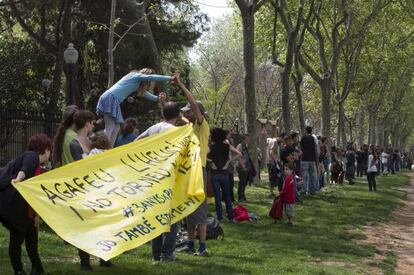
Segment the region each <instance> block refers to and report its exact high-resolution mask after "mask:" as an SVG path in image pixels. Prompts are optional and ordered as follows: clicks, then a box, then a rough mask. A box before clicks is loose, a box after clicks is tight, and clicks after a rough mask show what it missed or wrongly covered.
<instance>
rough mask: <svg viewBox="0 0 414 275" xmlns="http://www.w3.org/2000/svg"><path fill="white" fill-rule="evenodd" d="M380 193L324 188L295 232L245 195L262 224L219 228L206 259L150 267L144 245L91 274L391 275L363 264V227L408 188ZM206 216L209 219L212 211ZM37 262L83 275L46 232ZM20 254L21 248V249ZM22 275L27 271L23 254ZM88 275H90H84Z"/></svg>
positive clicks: (1, 264) (386, 184)
mask: <svg viewBox="0 0 414 275" xmlns="http://www.w3.org/2000/svg"><path fill="white" fill-rule="evenodd" d="M377 181H378V183H377V186H378V190H379V191H377V192H375V193H374V192H368V186H367V183H366V181H365V180H364V181H362V180H359V181H358V182H357V184H356V185H354V186H349V185H342V186H332V187H329V188H328V190H326V191H325V192H320V193H319V194H317V195H315V196H312V197H306V198H305V199H304V201H303V202H302V203H301V204H298V205H296V208H295V216H296V217H295V225H294V226H293V227H289V226H287V225H286V220H284V221H282V222H280V223H277V224H274V223H273V221H272V220H271V219H270V218H268V217H267V213H268V210H269V208H270V206H271V200H270V199H268V198H267V194H268V191H267V188H266V186H263V187H248V188H247V197H248V199H249V202H248V203H246V206H247V208H248V209H249V210H250V211H254V212H256V213H258V214H259V215H260V216H261V217H262V220H261V221H259V222H255V223H250V224H249V223H242V224H235V225H234V224H229V223H225V224H223V228H224V231H225V238H224V240H218V241H209V242H208V244H207V247H208V250H209V252H210V254H211V256H210V257H208V258H196V257H194V256H188V255H178V258H179V261H178V262H175V263H170V264H160V265H155V266H154V265H152V264H151V256H150V255H151V247H150V246H149V245H143V246H141V247H139V248H137V249H134V250H132V251H129V252H127V253H125V254H124V255H121V256H119V257H117V258H115V259H113V262H114V264H115V265H116V266H115V267H114V268H112V269H105V268H101V267H98V266H97V263H98V261H97V260H96V259H95V258H94V259H93V262H92V264H93V267H94V270H95V271H94V272H93V273H102V274H103V273H105V274H355V273H360V274H372V273H373V270H375V269H373V268H377V270H378V268H379V269H382V270H383V271H384V272H385V273H388V274H392V273H393V270H394V266H395V264H396V257H395V255H393V254H392V253H388V254H387V255H384V256H386V257H385V260H384V261H382V262H380V263H378V264H377V265H376V266H375V267H373V266H372V264H369V263H367V261H363V259H364V258H367V257H372V256H373V255H374V253H375V252H376V251H375V248H374V247H371V246H366V245H360V244H357V243H356V242H355V241H354V240H358V239H364V238H365V235H364V234H363V232H362V230H361V228H362V226H363V225H365V224H367V223H371V224H372V223H378V222H383V221H387V220H389V219H391V218H392V217H390V212H391V211H392V210H393V209H395V208H396V207H397V206H398V205H399V204H400V203H401V200H402V199H404V197H405V193H404V192H401V191H399V190H397V188H401V187H404V186H407V185H408V184H409V178H408V177H406V176H403V175H393V176H389V177H386V178H384V177H380V178H379V179H378V180H377ZM211 213H214V212H213V211H212V212H211ZM39 243H40V255H41V258H42V260H43V263H44V268H45V270H46V271H47V274H59V275H61V274H82V272H80V271H79V265H78V263H77V262H78V257H77V250H76V249H75V248H73V247H71V246H68V245H64V244H63V241H62V240H61V239H59V238H58V237H57V236H56V235H55V234H53V233H52V232H50V231H49V230H46V229H45V228H43V229H42V230H41V233H40V240H39ZM7 247H8V232H7V230H6V229H4V228H0V274H1V275H3V274H12V270H11V267H10V263H9V258H8V253H7ZM23 250H24V248H23ZM23 259H24V266H25V269H26V272H30V263H29V260H28V258H27V255H26V252H24V253H23ZM86 274H91V273H86Z"/></svg>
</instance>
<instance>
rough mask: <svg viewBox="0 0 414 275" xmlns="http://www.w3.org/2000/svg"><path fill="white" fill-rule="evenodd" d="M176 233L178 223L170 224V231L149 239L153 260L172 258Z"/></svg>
mask: <svg viewBox="0 0 414 275" xmlns="http://www.w3.org/2000/svg"><path fill="white" fill-rule="evenodd" d="M177 233H178V223H175V224H173V225H171V229H170V232H166V233H163V234H161V235H159V236H158V237H156V238H155V239H153V240H152V241H151V245H152V256H153V258H154V260H157V261H159V260H161V259H173V258H174V251H175V243H176V239H177Z"/></svg>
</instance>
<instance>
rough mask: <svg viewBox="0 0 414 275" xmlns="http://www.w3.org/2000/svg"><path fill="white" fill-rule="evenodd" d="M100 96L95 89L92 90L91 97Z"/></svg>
mask: <svg viewBox="0 0 414 275" xmlns="http://www.w3.org/2000/svg"><path fill="white" fill-rule="evenodd" d="M97 94H98V91H97V90H96V89H95V88H92V89H91V95H92V96H96V95H97Z"/></svg>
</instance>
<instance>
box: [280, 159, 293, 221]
mask: <svg viewBox="0 0 414 275" xmlns="http://www.w3.org/2000/svg"><path fill="white" fill-rule="evenodd" d="M294 171H295V165H294V164H293V163H286V164H285V170H284V172H285V180H284V182H283V187H282V191H281V192H280V194H279V195H280V197H281V198H282V199H283V202H284V204H285V213H286V216H287V217H288V224H289V225H292V224H293V222H292V220H293V210H294V207H295V204H296V192H295V182H294V178H293V177H294V176H295V174H294V173H295V172H294Z"/></svg>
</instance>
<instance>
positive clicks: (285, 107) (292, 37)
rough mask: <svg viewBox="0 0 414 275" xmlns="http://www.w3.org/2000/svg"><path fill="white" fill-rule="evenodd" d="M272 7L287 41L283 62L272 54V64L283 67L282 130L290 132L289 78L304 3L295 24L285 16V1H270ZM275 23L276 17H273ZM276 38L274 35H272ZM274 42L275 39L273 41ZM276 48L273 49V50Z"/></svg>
mask: <svg viewBox="0 0 414 275" xmlns="http://www.w3.org/2000/svg"><path fill="white" fill-rule="evenodd" d="M270 3H271V4H272V6H273V7H274V9H275V14H276V13H278V14H279V17H280V21H281V22H282V24H283V27H284V30H285V33H286V38H287V39H286V40H287V49H286V53H285V55H284V56H285V59H284V62H283V63H282V62H280V61H279V59H278V56H277V55H276V54H275V53H274V52H273V53H272V57H273V62H274V63H275V64H278V65H280V66H282V67H283V71H282V116H283V129H284V131H286V132H289V131H290V130H291V114H290V77H291V72H292V67H293V63H294V53H295V47H296V46H297V41H296V40H297V37H298V34H299V30H300V26H301V20H302V17H303V6H304V1H303V0H300V1H299V3H298V8H297V18H296V22H295V24H293V22H292V18H291V15H290V14H289V15H287V14H286V6H287V4H286V1H285V0H272V1H270ZM275 21H276V16H275ZM273 26H274V32H275V31H276V30H275V29H276V24H274V25H273ZM274 38H276V35H274ZM274 41H276V39H274ZM275 48H276V47H273V50H275Z"/></svg>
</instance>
